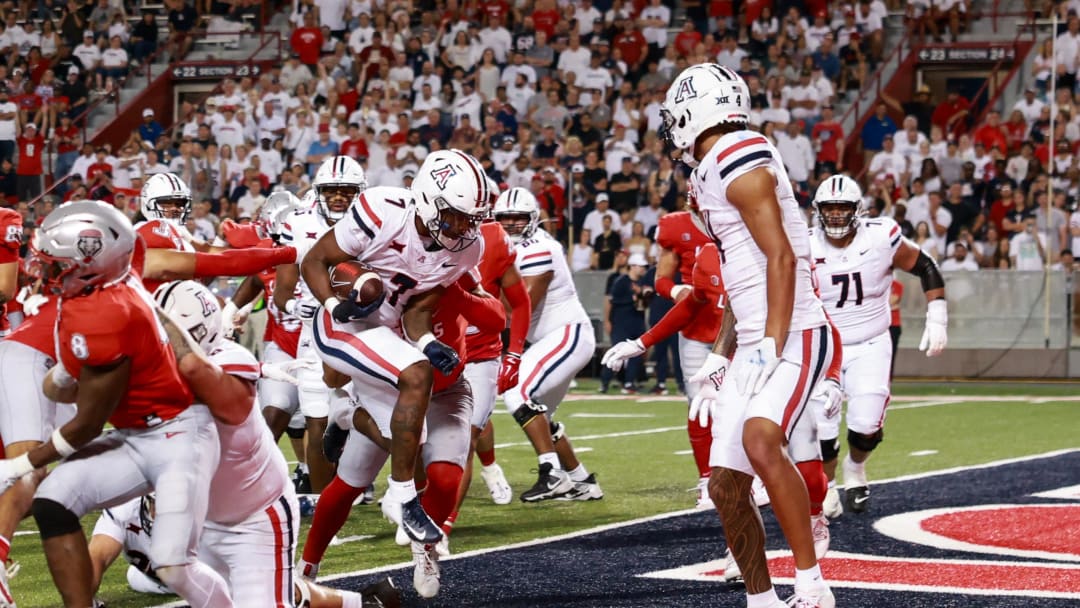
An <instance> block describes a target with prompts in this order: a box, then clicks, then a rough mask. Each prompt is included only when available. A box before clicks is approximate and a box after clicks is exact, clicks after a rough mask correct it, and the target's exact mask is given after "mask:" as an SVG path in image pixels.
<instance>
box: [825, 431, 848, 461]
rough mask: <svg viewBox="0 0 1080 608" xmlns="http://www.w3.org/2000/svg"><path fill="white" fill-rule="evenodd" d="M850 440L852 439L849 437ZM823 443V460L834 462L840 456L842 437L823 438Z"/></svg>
mask: <svg viewBox="0 0 1080 608" xmlns="http://www.w3.org/2000/svg"><path fill="white" fill-rule="evenodd" d="M849 441H850V439H849ZM820 443H821V460H823V461H824V462H832V461H834V460H836V459H837V457H839V456H840V438H839V437H834V438H832V439H822V440H821V441H820Z"/></svg>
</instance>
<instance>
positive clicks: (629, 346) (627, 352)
mask: <svg viewBox="0 0 1080 608" xmlns="http://www.w3.org/2000/svg"><path fill="white" fill-rule="evenodd" d="M643 354H645V345H644V344H642V343H641V339H640V338H637V339H635V340H623V341H622V342H619V343H618V344H613V345H612V346H611V348H609V349H607V352H606V353H604V358H603V359H601V360H600V363H602V364H603V365H605V366H607V367H608V368H610V369H611V371H615V372H617V371H619V370H620V369H622V368H623V366H624V365H626V361H627V360H629V359H633V358H634V357H640V356H641V355H643Z"/></svg>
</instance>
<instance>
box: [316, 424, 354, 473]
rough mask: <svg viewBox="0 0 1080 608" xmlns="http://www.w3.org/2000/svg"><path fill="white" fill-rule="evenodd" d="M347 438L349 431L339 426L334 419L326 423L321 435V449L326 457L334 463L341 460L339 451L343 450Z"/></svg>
mask: <svg viewBox="0 0 1080 608" xmlns="http://www.w3.org/2000/svg"><path fill="white" fill-rule="evenodd" d="M348 439H349V431H347V430H345V429H343V428H341V427H340V426H338V425H337V423H335V422H334V421H332V420H331V421H330V422H328V423H327V424H326V432H324V433H323V436H322V450H323V455H325V456H326V459H327V460H328V461H330V462H332V463H334V464H337V461H338V460H341V453H342V452H344V451H345V442H346V441H347V440H348Z"/></svg>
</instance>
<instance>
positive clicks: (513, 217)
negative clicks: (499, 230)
mask: <svg viewBox="0 0 1080 608" xmlns="http://www.w3.org/2000/svg"><path fill="white" fill-rule="evenodd" d="M495 219H496V220H498V222H499V224H500V225H502V227H503V230H505V231H506V235H507V236H509V237H510V241H511V242H513V243H514V244H517V243H520V242H522V241H525V240H528V239H529V238H530V237H531V236H532V235H533V233H535V232H536V220H535V219H534V218H533V214H531V213H523V212H518V211H506V212H503V213H500V214H499V215H497V216H496V217H495Z"/></svg>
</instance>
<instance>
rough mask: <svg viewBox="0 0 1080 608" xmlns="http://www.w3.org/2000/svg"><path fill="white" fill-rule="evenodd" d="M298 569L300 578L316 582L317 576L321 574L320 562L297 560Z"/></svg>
mask: <svg viewBox="0 0 1080 608" xmlns="http://www.w3.org/2000/svg"><path fill="white" fill-rule="evenodd" d="M296 570H297V572H299V573H300V578H302V579H304V580H305V581H309V582H312V583H314V582H315V578H316V577H317V576H319V564H313V563H311V562H305V561H304V560H300V561H298V562H296Z"/></svg>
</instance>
